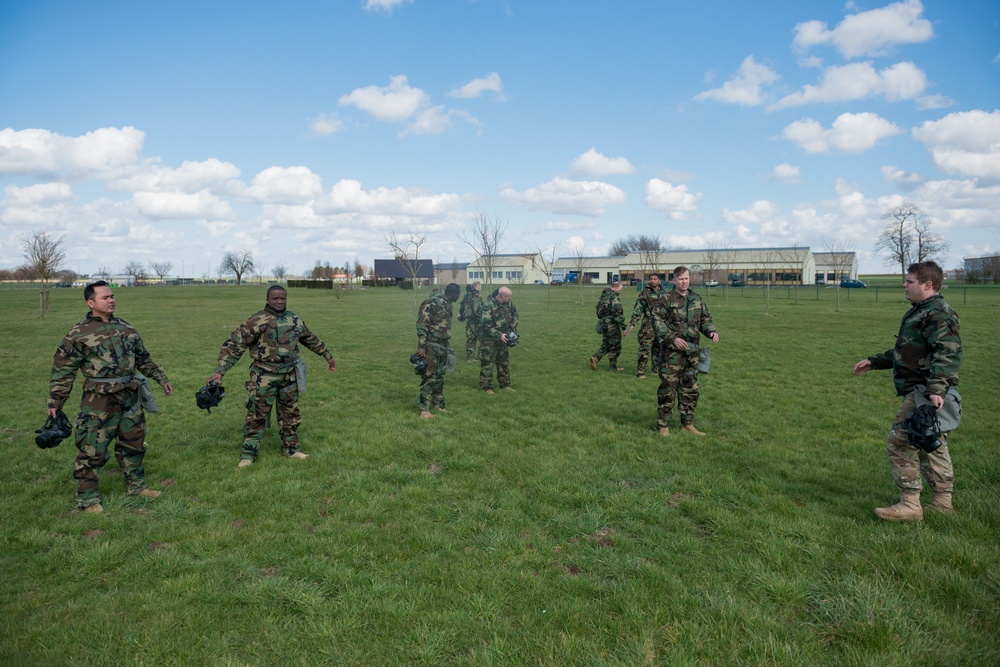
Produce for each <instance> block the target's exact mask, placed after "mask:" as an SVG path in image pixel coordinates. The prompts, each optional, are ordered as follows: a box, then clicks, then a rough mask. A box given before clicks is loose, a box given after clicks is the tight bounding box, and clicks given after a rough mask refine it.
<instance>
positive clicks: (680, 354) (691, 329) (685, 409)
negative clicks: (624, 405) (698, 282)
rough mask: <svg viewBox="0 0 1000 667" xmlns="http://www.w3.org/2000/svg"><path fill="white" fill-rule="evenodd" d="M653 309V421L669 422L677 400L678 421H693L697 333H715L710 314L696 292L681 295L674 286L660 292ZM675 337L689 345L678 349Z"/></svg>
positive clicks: (695, 395)
mask: <svg viewBox="0 0 1000 667" xmlns="http://www.w3.org/2000/svg"><path fill="white" fill-rule="evenodd" d="M652 313H653V328H654V329H655V331H656V338H657V339H658V344H659V346H660V351H659V374H660V386H659V388H658V389H657V390H656V400H657V404H658V406H659V408H658V411H657V417H656V424H657V426H659V427H660V428H663V427H665V426H668V425H669V423H670V416H671V415H672V414H673V411H674V403H675V402H676V403H678V410H677V411H678V412H679V413H680V417H681V425H682V426H687V425H693V424H694V409H695V408H696V407H697V405H698V395H699V394H698V352H699V347H698V341H700V340H701V336H700V334H704V335H706V336H709V335H711V334H713V333H717V331H716V328H715V325H714V324H713V323H712V315H711V313H709V312H708V305H707V304H706V303H705V302H704V301H702V298H701V297H700V296H699V295H698V294H696V293H695V292H692V291H688V293H687V294H686V295H684V296H681V295H680V294H678V292H677V290H670V291H669V292H663V293H661V294H660V296H659V298H658V299H657V302H656V304H654V307H653V308H652ZM675 338H682V339H684V340H686V341H687V342H688V345H689V346H690V347H689V348H688V349H687V350H678V349H677V348H675V347H674V346H673V340H674V339H675Z"/></svg>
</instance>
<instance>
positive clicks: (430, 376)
mask: <svg viewBox="0 0 1000 667" xmlns="http://www.w3.org/2000/svg"><path fill="white" fill-rule="evenodd" d="M461 293H462V288H461V287H459V286H458V285H457V284H456V283H449V284H448V286H447V287H445V288H444V290H443V291H442V290H440V289H436V290H434V291H432V292H431V295H430V296H429V297H428V298H427V299H426V300H425V301H424V302H423V303H422V304H420V311H419V312H418V314H417V355H418V356H420V357H423V358H424V359H425V360H427V366H426V367H425V368H424V373H423V375H422V376H421V378H420V416H421V417H423V418H424V419H428V418H430V417H433V416H434V415H432V414H431V408H434V409H435V410H439V411H441V412H444V411H445V407H444V376H445V372H446V371H447V367H448V341H449V340H451V331H450V328H451V316H452V304H453V303H455V302H456V301H458V296H459V294H461Z"/></svg>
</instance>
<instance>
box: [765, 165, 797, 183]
mask: <svg viewBox="0 0 1000 667" xmlns="http://www.w3.org/2000/svg"><path fill="white" fill-rule="evenodd" d="M799 177H800V173H799V168H798V167H796V166H795V165H793V164H788V163H787V162H783V163H781V164H779V165H775V167H774V169H773V170H772V171H771V179H772V180H775V181H781V182H782V183H792V184H794V183H798V182H799Z"/></svg>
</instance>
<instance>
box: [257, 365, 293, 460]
mask: <svg viewBox="0 0 1000 667" xmlns="http://www.w3.org/2000/svg"><path fill="white" fill-rule="evenodd" d="M247 392H248V395H247V418H246V421H244V422H243V456H242V458H245V459H251V460H254V459H256V458H257V455H258V454H260V441H261V438H263V437H264V428H265V427H266V426H267V425H268V421H269V419H270V415H271V407H272V406H276V410H277V413H278V423H279V429H278V434H279V435H280V437H281V452H282V453H283V454H294V453H295V452H297V451H299V436H298V433H297V431H298V429H299V424H301V423H302V419H301V417H300V416H299V387H298V384H297V383H296V381H295V369H292V370H290V371H288V372H287V373H265V372H261V371H260V370H258V369H256V368H254V367H253V366H251V367H250V380H249V381H248V382H247Z"/></svg>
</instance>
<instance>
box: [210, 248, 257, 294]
mask: <svg viewBox="0 0 1000 667" xmlns="http://www.w3.org/2000/svg"><path fill="white" fill-rule="evenodd" d="M255 268H257V265H256V263H255V262H254V260H253V254H252V253H251V252H250V251H249V250H247V249H246V248H244V249H243V250H240V251H239V252H232V251H230V252H227V253H226V254H225V255H223V256H222V263H221V264H219V275H220V276H236V284H237V285H240V284H242V283H243V275H244V274H246V273H251V272H252V271H253V270H254V269H255Z"/></svg>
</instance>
